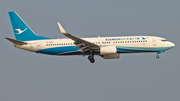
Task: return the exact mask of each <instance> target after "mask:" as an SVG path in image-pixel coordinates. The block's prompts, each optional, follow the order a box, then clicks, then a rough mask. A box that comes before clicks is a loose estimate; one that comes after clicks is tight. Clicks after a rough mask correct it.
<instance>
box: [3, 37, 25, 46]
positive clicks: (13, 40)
mask: <svg viewBox="0 0 180 101" xmlns="http://www.w3.org/2000/svg"><path fill="white" fill-rule="evenodd" d="M5 39H7V40H9V41H11V42H12V43H14V44H18V45H25V44H27V43H26V42H23V41H18V40H15V39H11V38H6V37H5Z"/></svg>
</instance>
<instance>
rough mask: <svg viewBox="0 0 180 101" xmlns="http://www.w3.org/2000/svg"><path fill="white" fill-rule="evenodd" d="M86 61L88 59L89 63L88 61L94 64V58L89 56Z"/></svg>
mask: <svg viewBox="0 0 180 101" xmlns="http://www.w3.org/2000/svg"><path fill="white" fill-rule="evenodd" d="M88 59H89V61H90V62H91V63H94V62H95V59H94V56H91V55H89V56H88Z"/></svg>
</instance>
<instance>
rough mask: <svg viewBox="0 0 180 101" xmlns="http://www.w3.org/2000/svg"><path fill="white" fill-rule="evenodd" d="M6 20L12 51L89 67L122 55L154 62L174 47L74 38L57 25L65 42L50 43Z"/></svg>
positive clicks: (160, 42)
mask: <svg viewBox="0 0 180 101" xmlns="http://www.w3.org/2000/svg"><path fill="white" fill-rule="evenodd" d="M8 13H9V17H10V21H11V24H12V28H13V31H14V35H15V37H16V39H12V38H7V37H5V38H6V39H7V40H9V41H10V42H12V43H13V44H14V46H15V47H16V48H19V49H23V50H26V51H29V52H35V53H41V54H48V55H56V56H62V55H81V56H86V55H88V60H89V61H90V62H91V63H94V62H95V59H94V55H98V56H101V57H102V58H103V59H118V58H119V57H120V54H122V53H151V52H156V53H157V55H156V58H157V59H158V58H159V55H158V54H160V53H164V52H165V51H166V50H169V49H171V48H173V47H174V46H175V44H174V43H172V42H170V41H168V40H166V39H165V38H162V37H157V36H117V37H100V36H98V37H92V38H78V37H76V36H74V35H72V34H69V33H67V32H66V31H65V29H64V28H63V27H62V25H61V24H60V23H59V22H57V24H58V27H59V29H60V32H61V33H62V34H63V35H65V36H66V37H68V38H63V39H59V38H58V39H51V38H47V37H43V36H39V35H37V34H35V33H34V32H33V30H32V29H31V28H30V27H29V26H28V25H27V24H26V23H25V22H24V21H23V20H22V18H21V17H20V16H19V15H18V14H17V13H16V12H15V11H10V12H8Z"/></svg>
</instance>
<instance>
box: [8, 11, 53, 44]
mask: <svg viewBox="0 0 180 101" xmlns="http://www.w3.org/2000/svg"><path fill="white" fill-rule="evenodd" d="M9 17H10V20H11V24H12V28H13V31H14V35H15V37H16V40H20V41H31V40H44V39H50V38H46V37H42V36H38V35H36V34H35V33H34V32H33V31H32V30H31V28H30V27H29V26H28V25H27V24H26V23H25V22H24V21H23V20H22V18H21V17H20V16H19V15H18V14H17V13H16V12H14V11H10V12H9Z"/></svg>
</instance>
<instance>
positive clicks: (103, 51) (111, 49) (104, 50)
mask: <svg viewBox="0 0 180 101" xmlns="http://www.w3.org/2000/svg"><path fill="white" fill-rule="evenodd" d="M107 54H117V48H116V46H103V47H101V48H100V55H107Z"/></svg>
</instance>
